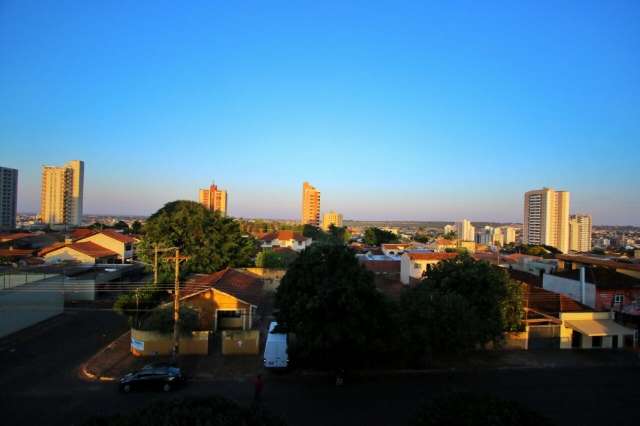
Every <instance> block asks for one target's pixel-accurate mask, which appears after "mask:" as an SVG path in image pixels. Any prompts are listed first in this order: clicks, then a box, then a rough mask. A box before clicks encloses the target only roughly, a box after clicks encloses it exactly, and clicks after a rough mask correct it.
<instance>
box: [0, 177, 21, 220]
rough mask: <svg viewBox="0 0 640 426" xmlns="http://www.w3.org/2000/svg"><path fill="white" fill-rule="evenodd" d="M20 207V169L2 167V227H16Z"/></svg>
mask: <svg viewBox="0 0 640 426" xmlns="http://www.w3.org/2000/svg"><path fill="white" fill-rule="evenodd" d="M17 208H18V171H17V170H16V169H10V168H8V167H0V229H1V230H10V229H13V228H15V227H16V211H17Z"/></svg>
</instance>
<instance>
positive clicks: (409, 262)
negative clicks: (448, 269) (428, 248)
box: [400, 251, 458, 285]
mask: <svg viewBox="0 0 640 426" xmlns="http://www.w3.org/2000/svg"><path fill="white" fill-rule="evenodd" d="M457 256H458V253H433V252H425V251H409V252H405V253H403V254H402V257H401V258H400V281H401V282H402V283H403V284H404V285H409V284H412V283H414V282H418V281H420V280H421V279H422V278H424V277H425V276H427V275H428V274H429V271H430V270H431V268H433V267H434V266H435V265H437V264H438V263H440V262H442V261H443V260H448V259H454V258H456V257H457Z"/></svg>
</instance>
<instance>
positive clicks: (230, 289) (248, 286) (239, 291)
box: [183, 268, 263, 306]
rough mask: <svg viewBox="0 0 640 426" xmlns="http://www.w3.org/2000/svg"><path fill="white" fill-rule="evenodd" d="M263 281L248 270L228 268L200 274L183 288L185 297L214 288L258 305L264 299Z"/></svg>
mask: <svg viewBox="0 0 640 426" xmlns="http://www.w3.org/2000/svg"><path fill="white" fill-rule="evenodd" d="M262 287H263V282H262V280H261V279H260V278H258V277H256V276H255V275H253V274H250V273H248V272H244V271H239V270H237V269H232V268H226V269H223V270H221V271H218V272H215V273H213V274H206V275H204V274H198V275H196V276H194V277H193V278H192V279H191V280H189V281H188V282H187V283H186V285H185V288H184V290H183V292H184V297H185V298H187V297H191V296H193V295H195V294H197V293H200V292H202V291H205V290H207V289H210V288H213V289H215V290H218V291H221V292H223V293H226V294H229V295H231V296H233V297H235V298H237V299H240V300H242V301H245V302H247V303H250V304H252V305H254V306H258V305H259V304H260V301H261V300H262Z"/></svg>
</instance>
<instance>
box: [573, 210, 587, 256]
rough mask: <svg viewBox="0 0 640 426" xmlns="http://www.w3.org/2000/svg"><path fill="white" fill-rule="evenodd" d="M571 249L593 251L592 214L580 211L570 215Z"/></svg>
mask: <svg viewBox="0 0 640 426" xmlns="http://www.w3.org/2000/svg"><path fill="white" fill-rule="evenodd" d="M569 250H571V251H579V252H589V251H591V215H588V214H580V213H578V214H574V215H571V216H570V217H569Z"/></svg>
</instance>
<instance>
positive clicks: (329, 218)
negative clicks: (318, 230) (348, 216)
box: [322, 210, 342, 231]
mask: <svg viewBox="0 0 640 426" xmlns="http://www.w3.org/2000/svg"><path fill="white" fill-rule="evenodd" d="M331 225H333V226H335V227H337V228H340V227H342V214H340V213H337V212H334V211H333V210H332V211H330V212H327V213H325V214H323V215H322V229H324V230H325V231H327V230H328V229H329V227H330V226H331Z"/></svg>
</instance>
